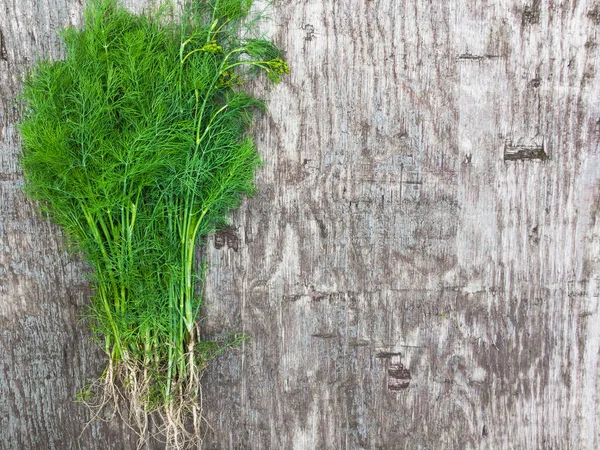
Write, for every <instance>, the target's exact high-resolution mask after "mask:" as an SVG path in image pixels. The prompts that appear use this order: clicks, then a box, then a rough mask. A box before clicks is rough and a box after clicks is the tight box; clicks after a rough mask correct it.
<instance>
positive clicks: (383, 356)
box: [375, 352, 402, 359]
mask: <svg viewBox="0 0 600 450" xmlns="http://www.w3.org/2000/svg"><path fill="white" fill-rule="evenodd" d="M393 356H400V357H401V356H402V353H399V352H379V353H377V354H376V355H375V358H378V359H390V358H391V357H393Z"/></svg>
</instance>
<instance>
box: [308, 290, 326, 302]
mask: <svg viewBox="0 0 600 450" xmlns="http://www.w3.org/2000/svg"><path fill="white" fill-rule="evenodd" d="M308 296H309V297H310V299H311V300H314V301H319V300H322V299H324V298H326V297H327V293H326V292H318V291H310V292H309V293H308Z"/></svg>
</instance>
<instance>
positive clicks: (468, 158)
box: [463, 153, 473, 166]
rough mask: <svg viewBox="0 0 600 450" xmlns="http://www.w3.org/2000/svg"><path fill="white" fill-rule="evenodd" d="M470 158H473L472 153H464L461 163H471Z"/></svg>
mask: <svg viewBox="0 0 600 450" xmlns="http://www.w3.org/2000/svg"><path fill="white" fill-rule="evenodd" d="M472 158H473V155H472V154H471V153H467V154H466V155H465V159H463V165H465V166H469V165H471V160H472Z"/></svg>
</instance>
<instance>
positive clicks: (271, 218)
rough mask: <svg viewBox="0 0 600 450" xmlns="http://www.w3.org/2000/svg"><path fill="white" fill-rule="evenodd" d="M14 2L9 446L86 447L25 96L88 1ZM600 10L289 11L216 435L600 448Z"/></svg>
mask: <svg viewBox="0 0 600 450" xmlns="http://www.w3.org/2000/svg"><path fill="white" fill-rule="evenodd" d="M0 10H1V11H2V12H3V13H4V12H6V14H3V15H0V36H1V38H0V82H1V83H0V98H1V99H2V101H1V103H0V108H1V109H0V130H1V131H0V133H1V134H0V149H1V151H0V158H1V159H0V172H1V175H0V193H1V196H2V203H1V205H0V208H1V210H0V236H1V240H0V320H1V322H0V330H1V336H2V337H1V338H0V352H1V353H0V354H1V355H2V360H3V366H4V369H3V371H1V372H0V390H1V396H0V405H1V407H0V409H1V410H2V411H8V412H9V414H8V418H5V417H6V416H5V415H4V414H0V442H2V444H3V445H4V447H6V448H15V449H17V448H19V449H20V448H56V449H62V448H67V449H68V448H76V446H77V436H78V434H79V432H80V428H81V425H82V423H84V422H85V420H86V418H87V416H86V413H85V411H84V410H83V409H82V408H81V407H80V406H78V405H76V404H73V403H72V402H71V400H72V399H73V396H74V393H75V391H76V389H77V388H78V387H79V386H80V383H81V382H82V381H83V380H84V379H85V378H88V377H92V376H94V375H97V373H98V372H97V371H98V370H100V368H101V364H102V362H101V360H100V359H99V358H98V354H97V353H96V351H95V350H94V345H93V344H90V343H89V342H88V341H87V337H88V334H87V332H86V331H85V329H84V327H83V326H81V325H79V324H77V321H76V320H77V316H78V315H79V314H81V312H82V311H83V309H82V308H83V305H85V302H86V297H87V295H88V292H87V288H86V284H85V279H84V267H83V265H82V264H81V263H79V262H77V261H73V260H72V259H71V258H69V257H68V255H66V254H65V253H64V252H63V250H62V247H61V245H60V237H59V236H60V235H59V233H58V231H57V230H56V228H54V227H52V226H50V225H48V224H47V223H44V222H42V221H41V220H40V219H39V218H38V217H37V216H36V214H35V213H34V212H33V208H32V206H31V204H30V203H29V202H27V201H26V200H24V198H23V196H22V194H21V193H20V191H19V188H20V186H21V184H22V181H21V175H20V171H19V169H18V167H17V154H18V139H17V137H16V134H15V128H14V123H15V121H16V119H17V114H16V111H15V110H14V108H13V106H12V102H13V98H14V95H15V94H16V93H18V91H19V82H18V76H19V75H20V74H22V73H23V71H24V69H25V67H26V66H27V65H28V64H29V63H30V62H31V61H32V60H33V58H34V57H35V55H47V54H51V55H53V56H56V55H58V54H59V48H60V46H59V43H58V40H57V39H56V37H55V31H56V30H57V29H59V28H61V27H62V26H64V25H65V24H68V23H76V22H77V21H78V20H79V17H80V13H81V5H80V4H79V3H77V2H75V1H67V0H39V1H35V2H34V1H33V0H28V1H23V2H17V1H9V0H0ZM599 11H600V3H598V2H597V1H591V0H588V1H584V0H565V1H551V0H532V1H530V2H525V1H520V0H485V1H476V0H457V1H454V2H429V1H421V0H396V1H392V0H371V1H364V0H324V1H323V0H320V1H316V0H296V1H290V2H277V3H276V9H275V10H274V12H273V13H272V16H273V22H272V24H271V28H272V31H273V32H274V33H275V38H276V41H277V43H278V44H279V45H281V46H282V47H283V48H285V49H286V50H287V56H288V59H289V62H290V67H291V68H292V73H291V74H290V76H289V77H288V78H286V79H285V80H284V81H283V82H282V83H281V84H280V85H278V86H277V88H276V89H275V90H274V91H273V92H272V93H271V94H270V95H269V98H270V99H271V100H270V102H269V108H270V113H269V114H268V116H266V117H265V118H263V119H261V120H259V121H258V122H257V127H256V135H257V141H258V143H259V147H260V150H261V153H262V154H263V156H264V160H265V162H266V164H265V166H264V167H263V168H262V169H261V171H260V174H259V176H258V178H257V183H258V187H259V189H260V192H259V194H258V195H257V196H256V198H254V199H251V200H250V201H248V202H246V203H245V205H244V207H243V209H242V210H241V211H240V212H239V213H238V214H236V215H235V217H234V220H233V224H232V228H230V229H228V230H227V231H226V232H223V233H221V234H220V235H219V236H217V237H215V238H213V239H211V240H210V243H209V247H208V251H207V258H208V260H209V263H210V268H209V272H208V279H207V285H206V288H207V302H208V303H209V306H208V307H207V308H206V318H205V320H204V322H203V327H204V331H205V333H206V334H207V335H212V334H217V333H220V332H222V331H234V332H240V331H243V332H245V333H247V334H248V335H249V336H251V338H252V340H251V341H250V342H248V343H246V344H245V345H244V347H243V348H242V349H241V350H239V351H237V352H230V353H229V354H227V355H225V356H223V357H222V358H220V359H219V360H218V361H217V362H216V363H215V364H214V365H213V366H212V367H211V368H210V370H209V371H208V373H207V375H206V377H205V379H204V386H205V389H204V406H205V413H206V414H207V418H208V421H209V422H210V423H211V425H212V430H210V431H208V433H207V435H206V440H205V447H206V448H211V449H212V448H214V449H220V448H223V449H225V448H228V449H239V448H248V449H275V448H297V449H313V448H318V449H356V448H364V449H374V448H381V449H396V448H398V449H416V448H430V449H446V448H448V449H454V448H457V449H458V448H460V449H468V448H490V449H504V448H506V449H509V448H531V449H537V448H565V449H595V448H598V447H599V446H600V435H599V433H600V411H599V410H598V407H597V403H598V402H597V400H598V394H597V391H598V388H599V386H598V383H599V381H600V379H599V371H598V370H599V364H598V363H599V350H600V347H599V345H600V321H599V319H600V317H599V314H600V311H599V309H598V304H599V301H600V243H599V237H600V218H599V216H598V210H599V206H600V151H599V150H600V149H599V140H600V103H599V100H598V99H599V98H600V81H599V79H598V75H599V74H598V66H599V63H600V54H599V49H600V46H599V44H600V35H599V32H600V28H599V26H600V12H599ZM540 148H543V151H544V154H545V155H546V156H545V157H544V158H540V157H539V152H538V153H535V149H538V150H539V149H540ZM532 149H533V150H532ZM532 152H533V153H535V155H534V156H536V157H532V155H533V153H532ZM507 155H509V157H508V158H507ZM519 155H520V156H521V157H519ZM133 442H134V437H133V436H132V435H131V433H128V432H127V431H126V430H124V429H123V428H122V427H120V426H119V424H118V423H116V424H115V423H113V424H111V425H105V424H95V425H93V426H91V427H90V428H89V429H88V430H87V431H86V432H84V434H83V435H82V437H81V441H80V445H81V448H86V449H93V448H114V449H120V448H124V449H125V448H133ZM99 443H101V444H99ZM4 447H2V448H4Z"/></svg>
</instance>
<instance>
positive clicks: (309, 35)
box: [302, 23, 316, 41]
mask: <svg viewBox="0 0 600 450" xmlns="http://www.w3.org/2000/svg"><path fill="white" fill-rule="evenodd" d="M302 29H303V30H304V32H305V33H306V34H305V35H304V40H305V41H312V40H313V39H314V38H315V36H316V34H315V27H314V26H312V25H311V24H310V23H307V24H305V25H304V26H303V27H302Z"/></svg>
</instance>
